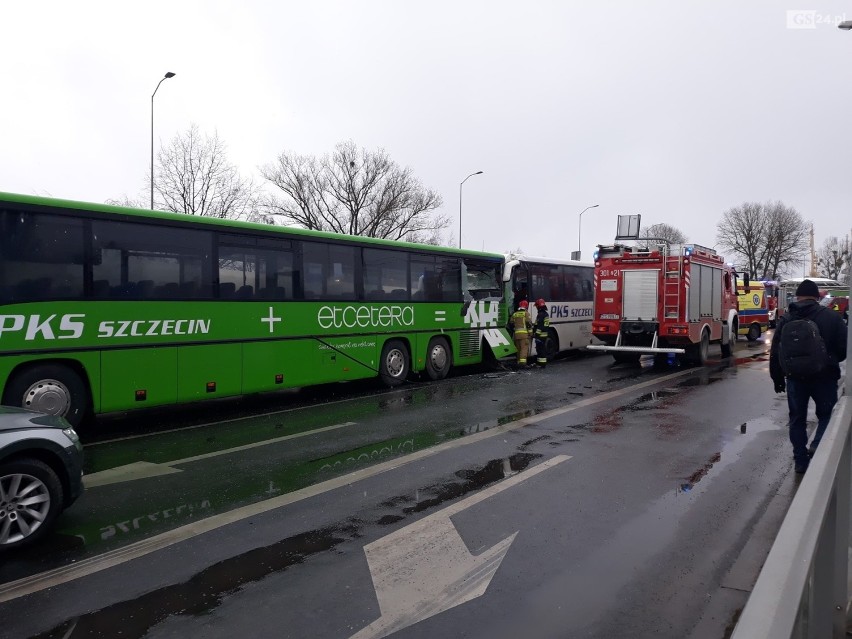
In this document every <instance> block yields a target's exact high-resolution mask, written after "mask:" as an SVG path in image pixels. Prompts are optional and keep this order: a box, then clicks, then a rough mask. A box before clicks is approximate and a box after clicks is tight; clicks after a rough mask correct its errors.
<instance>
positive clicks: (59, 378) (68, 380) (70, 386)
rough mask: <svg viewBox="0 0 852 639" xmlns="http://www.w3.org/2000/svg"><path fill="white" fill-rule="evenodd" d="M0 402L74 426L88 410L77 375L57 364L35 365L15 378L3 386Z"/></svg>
mask: <svg viewBox="0 0 852 639" xmlns="http://www.w3.org/2000/svg"><path fill="white" fill-rule="evenodd" d="M3 403H4V404H7V405H9V406H20V407H21V408H28V409H30V410H34V411H38V412H39V413H45V414H47V415H60V416H62V417H64V418H65V419H67V420H68V421H69V422H70V423H71V425H72V426H75V427H76V426H79V425H80V424H81V423H82V422H83V420H84V419H85V417H86V416H87V415H88V413H89V410H90V407H91V405H90V402H89V393H88V390H87V389H86V385H85V384H84V383H83V380H81V379H80V376H79V375H77V373H75V372H74V371H73V370H71V369H70V368H68V367H67V366H60V365H57V364H38V365H36V366H33V367H31V368H27V369H24V371H23V372H21V373H19V374H17V375H15V376H14V377H13V378H12V381H11V382H10V383H9V385H8V386H7V387H6V393H5V394H4V396H3Z"/></svg>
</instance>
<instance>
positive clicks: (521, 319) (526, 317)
mask: <svg viewBox="0 0 852 639" xmlns="http://www.w3.org/2000/svg"><path fill="white" fill-rule="evenodd" d="M528 307H529V302H527V301H526V300H521V301H520V302H518V310H516V311H515V312H514V313H512V321H511V325H512V329H513V330H512V335H513V336H514V338H515V348H517V349H518V366H526V364H527V353H528V352H529V350H530V331H531V330H532V320H531V319H530V312H529V311H528V310H527V308H528Z"/></svg>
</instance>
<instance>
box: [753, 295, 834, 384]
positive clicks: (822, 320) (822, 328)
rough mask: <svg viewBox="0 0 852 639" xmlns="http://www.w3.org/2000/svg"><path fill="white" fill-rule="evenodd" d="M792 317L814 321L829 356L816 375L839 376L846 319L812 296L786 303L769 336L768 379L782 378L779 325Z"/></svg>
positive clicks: (780, 327)
mask: <svg viewBox="0 0 852 639" xmlns="http://www.w3.org/2000/svg"><path fill="white" fill-rule="evenodd" d="M795 319H809V320H813V322H814V323H815V324H816V325H817V328H818V329H819V334H820V335H821V336H822V341H824V342H825V349H826V350H827V351H828V355H829V356H830V357H831V364H830V365H829V366H827V367H826V368H825V370H824V371H823V372H822V373H820V379H823V378H825V379H828V380H832V381H835V382H836V381H837V380H838V379H840V366H839V362H842V361H843V360H844V359H846V332H847V330H848V329H847V327H846V323H845V322H844V321H843V319H842V318H841V317H840V314H839V313H835V312H834V311H832V310H830V309H827V308H825V307H823V306H820V305H819V304H818V303H817V302H816V301H815V300H803V301H801V302H793V303H791V304H790V306H789V308H788V309H787V312H786V313H784V314H783V315H782V316H781V319H779V320H778V325H777V326H776V327H775V334H774V335H773V336H772V346H771V347H770V349H769V376H770V377H771V378H772V381H774V382H778V381H781V380H783V379H784V371H783V370H781V362H780V361H779V359H778V347H779V345H780V343H781V329H783V328H784V324H786V323H787V322H790V321H792V320H795Z"/></svg>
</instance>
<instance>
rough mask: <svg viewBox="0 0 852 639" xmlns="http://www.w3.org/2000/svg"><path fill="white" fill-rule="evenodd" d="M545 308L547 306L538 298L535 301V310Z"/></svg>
mask: <svg viewBox="0 0 852 639" xmlns="http://www.w3.org/2000/svg"><path fill="white" fill-rule="evenodd" d="M545 306H547V303H546V302H545V301H544V300H543V299H541V298H540V297H539V298H538V299H537V300H536V301H535V307H536V308H544V307H545Z"/></svg>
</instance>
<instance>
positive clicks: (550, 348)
mask: <svg viewBox="0 0 852 639" xmlns="http://www.w3.org/2000/svg"><path fill="white" fill-rule="evenodd" d="M558 354H559V336H558V335H556V331H554V330H553V329H550V330H549V331H547V338H546V339H545V340H544V356H545V357H546V358H547V361H548V362H552V361H553V358H555V357H556V356H557V355H558Z"/></svg>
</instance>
